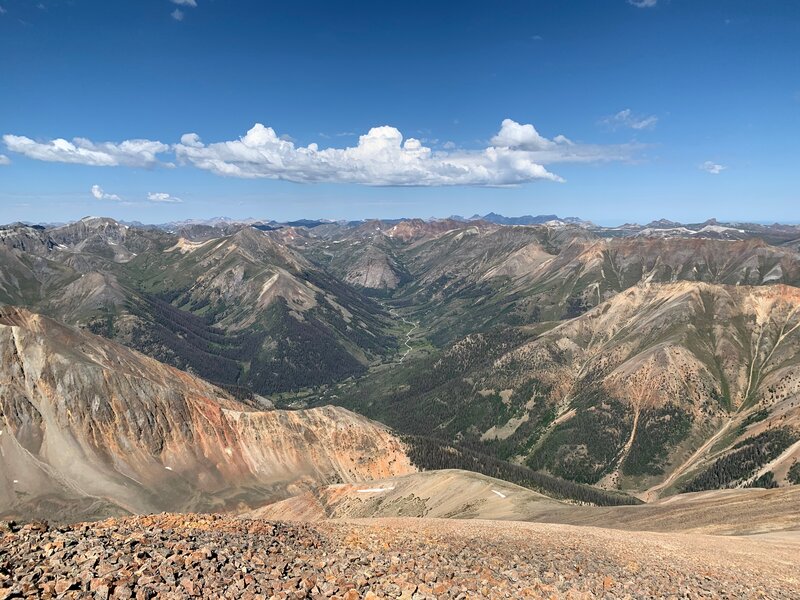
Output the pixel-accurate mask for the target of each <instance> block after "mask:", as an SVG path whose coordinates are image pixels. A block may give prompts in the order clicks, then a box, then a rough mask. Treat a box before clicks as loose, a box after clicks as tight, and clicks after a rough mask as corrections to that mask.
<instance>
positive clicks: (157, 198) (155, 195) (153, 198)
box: [147, 192, 183, 202]
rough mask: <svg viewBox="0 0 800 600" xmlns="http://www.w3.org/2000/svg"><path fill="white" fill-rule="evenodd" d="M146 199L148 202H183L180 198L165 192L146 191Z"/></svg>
mask: <svg viewBox="0 0 800 600" xmlns="http://www.w3.org/2000/svg"><path fill="white" fill-rule="evenodd" d="M147 199H148V200H150V202H183V200H181V199H180V198H176V197H175V196H171V195H169V194H167V193H166V192H148V194H147Z"/></svg>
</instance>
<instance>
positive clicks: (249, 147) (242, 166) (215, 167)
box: [175, 119, 631, 186]
mask: <svg viewBox="0 0 800 600" xmlns="http://www.w3.org/2000/svg"><path fill="white" fill-rule="evenodd" d="M449 150H452V148H449ZM630 153H631V148H629V147H624V146H610V147H608V146H591V145H579V144H573V143H572V142H570V141H569V140H568V139H567V138H566V137H564V136H557V137H556V138H554V139H552V140H550V139H547V138H545V137H543V136H541V135H540V134H539V133H538V132H537V131H536V129H535V128H534V127H533V125H523V124H520V123H517V122H516V121H513V120H511V119H506V120H505V121H503V123H502V125H501V129H500V131H499V132H498V133H497V135H495V136H494V137H493V138H492V140H491V145H490V146H489V147H487V148H485V149H483V150H457V151H439V152H434V151H433V150H432V149H431V148H429V147H426V146H425V145H423V143H422V142H421V141H420V140H418V139H416V138H405V139H404V138H403V135H402V134H401V133H400V131H398V130H397V129H396V128H394V127H390V126H387V125H384V126H381V127H373V128H372V129H370V130H369V132H368V133H366V134H365V135H361V136H360V137H359V138H358V144H357V145H356V146H352V147H345V148H324V149H321V148H320V147H319V145H318V144H309V145H308V146H299V147H298V146H296V145H295V144H294V143H293V142H292V141H290V140H287V139H283V138H282V137H281V136H279V135H278V134H276V132H275V130H274V129H272V128H271V127H266V126H264V125H262V124H260V123H256V124H255V125H254V126H253V127H252V128H251V129H250V130H249V131H248V132H247V133H246V134H245V135H244V136H242V137H241V138H239V139H238V140H230V141H224V142H216V143H211V144H204V143H203V142H202V141H201V139H200V137H199V136H198V135H197V134H195V133H187V134H185V135H184V136H182V138H181V143H180V144H177V145H176V146H175V155H176V156H177V158H178V160H179V161H180V162H182V163H185V164H192V165H194V166H196V167H198V168H200V169H204V170H207V171H210V172H212V173H215V174H217V175H223V176H228V177H243V178H268V179H284V180H287V181H294V182H300V183H313V182H325V183H357V184H364V185H382V186H415V185H418V186H442V185H473V186H502V185H514V184H519V183H524V182H529V181H535V180H539V179H545V180H550V181H562V179H561V178H560V177H559V176H558V175H556V174H554V173H551V172H550V171H548V170H547V169H546V168H545V167H544V165H545V164H548V163H556V162H592V161H604V160H625V159H627V158H628V157H629V155H630Z"/></svg>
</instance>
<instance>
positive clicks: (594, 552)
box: [0, 514, 800, 600]
mask: <svg viewBox="0 0 800 600" xmlns="http://www.w3.org/2000/svg"><path fill="white" fill-rule="evenodd" d="M0 527H2V531H0V536H2V537H0V600H4V599H5V598H22V597H30V598H136V599H137V600H138V599H148V598H197V597H202V598H264V599H268V598H275V599H279V598H280V599H288V598H298V599H299V598H338V599H346V600H356V599H375V598H404V599H417V598H418V599H422V598H662V597H663V598H718V597H721V598H798V597H800V579H799V578H798V573H800V569H799V568H798V560H799V559H798V557H800V544H798V543H796V542H795V541H793V540H792V539H791V538H786V539H784V538H780V539H777V540H763V539H752V538H746V537H721V536H704V535H696V534H693V535H685V534H661V533H641V532H628V531H618V530H610V529H599V528H593V527H577V526H569V525H552V524H536V523H517V522H495V521H458V520H439V519H425V520H421V519H380V520H363V521H360V520H359V521H355V520H354V521H327V522H319V523H314V524H308V523H307V524H300V523H277V522H271V521H263V520H246V519H240V518H236V517H227V516H219V515H175V514H160V515H152V516H145V517H131V518H125V519H111V520H107V521H101V522H97V523H86V524H77V525H72V526H65V527H58V528H55V527H53V528H51V527H48V526H47V525H46V524H44V523H31V524H27V525H25V526H22V527H18V526H16V525H14V524H10V523H2V524H0Z"/></svg>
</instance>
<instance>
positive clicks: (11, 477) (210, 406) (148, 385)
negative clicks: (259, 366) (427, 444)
mask: <svg viewBox="0 0 800 600" xmlns="http://www.w3.org/2000/svg"><path fill="white" fill-rule="evenodd" d="M0 355H2V363H1V364H2V367H0V368H1V369H2V371H0V381H2V382H3V385H2V386H0V409H1V416H2V421H1V422H0V449H2V461H1V462H0V480H2V483H3V485H2V487H1V488H0V490H1V491H0V512H2V513H4V514H25V515H27V516H30V515H31V514H32V513H39V514H45V515H48V516H49V517H50V518H55V517H56V516H57V515H59V514H61V515H63V516H77V515H80V514H84V513H86V514H96V513H98V512H99V513H100V514H102V512H111V513H120V512H123V513H124V512H136V513H140V512H151V511H154V510H155V511H157V510H166V509H170V510H190V509H195V510H197V509H202V510H210V509H213V508H216V509H227V508H233V507H236V506H239V505H242V506H247V505H250V506H255V505H257V504H258V503H263V502H266V501H267V500H269V499H270V498H280V497H282V496H286V495H287V494H289V493H290V492H292V491H294V492H296V491H298V490H302V489H304V488H305V487H307V486H309V485H311V484H320V483H333V482H341V481H360V480H364V479H372V478H376V477H385V476H391V475H400V474H405V473H408V472H411V471H413V470H414V468H413V467H412V466H411V464H410V462H409V460H408V458H407V457H406V454H405V451H404V446H403V444H402V443H401V442H400V441H399V440H398V439H397V438H396V437H394V436H393V435H392V434H391V433H390V432H389V431H387V430H386V429H385V428H384V427H382V426H381V425H378V424H376V423H373V422H371V421H369V420H367V419H365V418H364V417H360V416H358V415H355V414H353V413H350V412H348V411H346V410H344V409H341V408H334V407H325V408H319V409H313V410H308V411H293V412H287V411H280V410H277V411H276V410H269V411H262V410H259V409H258V408H257V406H255V405H254V404H253V403H250V404H244V403H242V402H240V401H237V400H235V399H234V398H233V397H231V396H230V395H229V394H227V393H226V392H224V391H223V390H221V389H219V388H217V387H214V386H212V385H210V384H208V383H206V382H204V381H202V380H200V379H198V378H196V377H193V376H191V375H189V374H186V373H183V372H181V371H178V370H176V369H174V368H172V367H168V366H165V365H163V364H160V363H158V362H156V361H154V360H152V359H150V358H147V357H145V356H143V355H141V354H139V353H137V352H135V351H132V350H129V349H127V348H124V347H122V346H120V345H118V344H115V343H113V342H110V341H108V340H105V339H103V338H100V337H97V336H93V335H90V334H86V333H80V332H78V331H76V330H74V329H72V328H69V327H65V326H63V325H60V324H58V323H56V322H54V321H51V320H49V319H47V318H45V317H41V316H38V315H35V314H32V313H29V312H27V311H25V310H22V309H15V308H10V307H7V308H3V309H2V312H0Z"/></svg>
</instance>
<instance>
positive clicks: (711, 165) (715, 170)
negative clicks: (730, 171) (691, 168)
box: [700, 160, 728, 175]
mask: <svg viewBox="0 0 800 600" xmlns="http://www.w3.org/2000/svg"><path fill="white" fill-rule="evenodd" d="M727 168H728V167H726V166H725V165H719V164H717V163H715V162H714V161H711V160H707V161H706V162H704V163H703V164H702V165H700V169H701V170H703V171H705V172H706V173H711V174H712V175H719V174H720V173H722V172H723V171H724V170H725V169H727Z"/></svg>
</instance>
